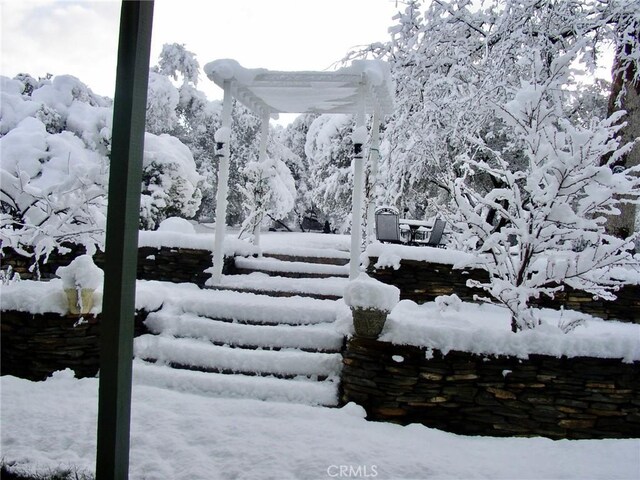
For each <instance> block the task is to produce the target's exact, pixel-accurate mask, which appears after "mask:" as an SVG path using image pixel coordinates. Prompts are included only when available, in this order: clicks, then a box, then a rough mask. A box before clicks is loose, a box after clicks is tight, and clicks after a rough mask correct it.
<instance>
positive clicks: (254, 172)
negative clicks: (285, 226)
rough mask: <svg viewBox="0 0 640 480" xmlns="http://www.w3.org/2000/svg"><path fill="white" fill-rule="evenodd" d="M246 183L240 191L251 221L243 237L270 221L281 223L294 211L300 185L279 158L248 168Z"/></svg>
mask: <svg viewBox="0 0 640 480" xmlns="http://www.w3.org/2000/svg"><path fill="white" fill-rule="evenodd" d="M244 175H245V178H246V183H245V185H244V186H243V187H240V191H241V192H242V194H243V195H244V198H245V201H244V207H245V209H246V211H247V212H246V214H247V217H246V219H245V220H244V222H243V223H242V229H241V235H242V234H243V233H245V232H249V233H253V232H254V231H255V228H256V227H257V226H260V225H261V224H262V223H263V222H265V221H268V220H281V219H283V218H285V217H286V216H287V215H288V214H289V212H291V210H293V207H294V204H295V200H296V184H295V180H294V179H293V176H292V175H291V171H290V170H289V167H287V165H286V164H285V163H284V162H283V161H281V160H279V159H277V158H267V159H265V160H264V161H262V162H249V163H248V164H247V166H246V167H245V168H244Z"/></svg>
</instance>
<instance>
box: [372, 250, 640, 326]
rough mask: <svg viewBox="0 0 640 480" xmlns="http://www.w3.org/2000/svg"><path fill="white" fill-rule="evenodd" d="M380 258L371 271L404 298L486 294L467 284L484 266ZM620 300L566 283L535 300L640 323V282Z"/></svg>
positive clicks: (419, 299)
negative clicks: (382, 264) (383, 262)
mask: <svg viewBox="0 0 640 480" xmlns="http://www.w3.org/2000/svg"><path fill="white" fill-rule="evenodd" d="M377 261H378V259H377V258H369V268H368V273H369V275H370V276H372V277H373V278H376V279H378V280H380V281H381V282H384V283H387V284H389V285H395V286H396V287H398V288H399V289H400V298H401V299H403V300H405V299H406V300H413V301H414V302H416V303H424V302H430V301H433V300H434V299H435V298H436V297H438V296H440V295H451V294H454V293H455V294H456V295H458V297H460V298H461V299H462V300H465V301H473V300H474V296H480V297H484V296H486V293H485V292H483V291H482V290H480V289H474V288H469V287H467V280H469V279H472V280H478V281H481V282H486V281H487V280H488V274H487V272H486V271H484V270H477V269H454V268H453V267H452V265H448V264H440V263H433V262H424V261H417V260H402V261H401V262H400V268H399V269H397V270H395V269H393V268H391V267H386V268H375V267H374V265H375V264H376V262H377ZM616 296H617V298H616V300H614V301H607V300H603V299H601V298H594V297H593V295H592V294H589V293H586V292H583V291H580V290H575V289H573V288H571V287H568V286H565V290H564V291H563V292H560V293H558V294H556V296H555V298H554V299H551V298H549V297H545V296H542V297H541V298H539V299H532V301H531V303H532V304H533V305H537V306H539V307H543V308H554V309H559V308H560V307H564V308H567V309H571V310H577V311H580V312H583V313H588V314H590V315H594V316H597V317H600V318H604V319H613V320H621V321H627V322H634V323H640V285H625V286H624V287H622V288H621V289H620V290H619V291H618V292H616Z"/></svg>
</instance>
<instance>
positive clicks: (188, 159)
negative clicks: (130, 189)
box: [140, 133, 202, 230]
mask: <svg viewBox="0 0 640 480" xmlns="http://www.w3.org/2000/svg"><path fill="white" fill-rule="evenodd" d="M200 180H201V177H200V175H199V174H198V172H197V169H196V164H195V162H194V160H193V155H191V152H190V151H189V149H188V148H187V147H186V146H185V145H184V144H183V143H182V142H180V140H178V139H177V138H175V137H172V136H170V135H167V134H162V135H154V134H152V133H147V134H146V135H145V148H144V161H143V170H142V196H141V199H140V225H141V227H142V228H144V229H147V230H153V229H155V228H157V226H158V225H159V224H160V223H161V222H162V221H163V220H164V219H166V218H168V217H186V218H191V217H193V216H194V215H195V214H196V212H197V210H198V207H199V206H200V200H201V198H202V194H201V192H200V189H199V188H198V183H199V182H200Z"/></svg>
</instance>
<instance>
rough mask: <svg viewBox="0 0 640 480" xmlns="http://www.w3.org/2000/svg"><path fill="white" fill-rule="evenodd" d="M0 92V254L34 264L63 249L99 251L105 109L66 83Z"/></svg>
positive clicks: (17, 83) (15, 84)
mask: <svg viewBox="0 0 640 480" xmlns="http://www.w3.org/2000/svg"><path fill="white" fill-rule="evenodd" d="M27 86H28V87H29V88H27ZM0 88H1V94H2V117H1V118H2V124H1V127H0V131H1V134H2V137H1V138H0V150H1V151H2V159H1V168H0V204H1V212H2V224H1V227H0V240H2V246H3V247H13V248H15V249H18V250H21V249H23V248H24V247H33V248H34V250H35V255H36V256H37V257H39V256H42V255H47V254H48V253H49V252H50V251H51V250H52V249H54V248H61V245H62V244H63V243H64V242H74V243H77V244H83V245H85V246H86V247H87V248H88V249H89V250H92V249H95V247H96V246H100V245H102V242H103V238H102V237H103V234H104V225H105V215H104V212H105V195H106V173H107V165H108V159H107V156H106V155H107V152H108V150H109V146H110V137H111V128H110V121H111V120H110V118H111V108H110V101H109V100H107V99H105V98H103V97H99V96H97V95H95V94H93V93H92V92H91V91H90V90H89V89H88V87H87V86H86V85H84V84H82V82H80V81H79V80H78V79H76V78H74V77H71V76H68V75H63V76H59V77H55V78H53V80H49V79H44V80H41V81H35V80H34V79H32V78H31V77H28V76H21V77H20V80H10V79H7V78H2V81H1V83H0ZM23 92H28V93H23ZM43 122H44V123H43Z"/></svg>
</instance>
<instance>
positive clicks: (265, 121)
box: [253, 112, 269, 256]
mask: <svg viewBox="0 0 640 480" xmlns="http://www.w3.org/2000/svg"><path fill="white" fill-rule="evenodd" d="M268 138H269V112H264V113H263V114H262V124H261V125H260V149H259V150H258V162H259V163H262V162H264V161H265V159H266V158H267V140H268ZM261 226H262V213H258V214H257V217H256V224H255V225H254V227H253V244H254V245H255V246H256V247H258V248H260V227H261ZM258 254H259V255H260V256H262V252H261V251H260V250H258Z"/></svg>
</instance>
